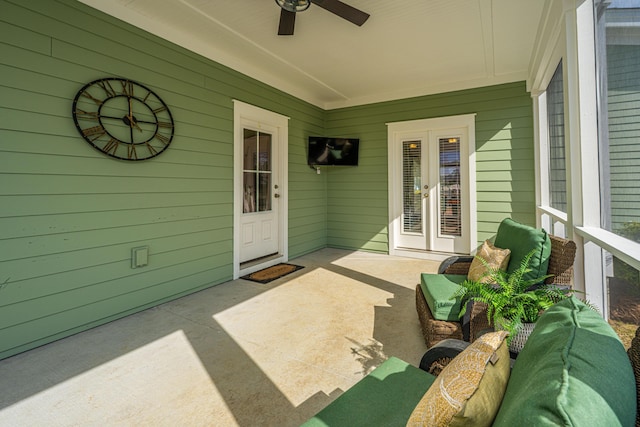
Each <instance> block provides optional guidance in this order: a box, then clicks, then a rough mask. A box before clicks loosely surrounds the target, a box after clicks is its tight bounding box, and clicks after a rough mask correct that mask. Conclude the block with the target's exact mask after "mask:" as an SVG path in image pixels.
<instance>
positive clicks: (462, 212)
mask: <svg viewBox="0 0 640 427" xmlns="http://www.w3.org/2000/svg"><path fill="white" fill-rule="evenodd" d="M437 120H441V121H440V122H437ZM457 123H458V122H457V121H451V120H445V119H429V120H420V121H415V122H402V123H400V124H398V123H394V124H390V125H389V134H390V137H389V162H390V164H389V172H390V173H389V176H390V185H389V206H390V232H391V236H390V243H391V245H392V248H391V252H392V253H397V252H394V251H408V252H411V251H434V252H447V253H465V254H468V253H470V251H471V249H472V245H473V241H474V239H475V230H474V232H473V233H472V230H471V210H472V209H471V200H472V197H471V191H473V192H475V186H472V185H470V182H472V181H474V179H472V178H471V177H470V160H469V158H470V149H469V147H470V145H471V141H470V139H472V138H470V133H469V127H468V126H464V127H451V128H447V127H444V126H446V125H447V124H449V125H451V124H457ZM474 174H475V172H474ZM472 187H473V188H472ZM474 200H475V199H474ZM474 203H475V202H474ZM472 235H473V236H472ZM473 247H475V245H473Z"/></svg>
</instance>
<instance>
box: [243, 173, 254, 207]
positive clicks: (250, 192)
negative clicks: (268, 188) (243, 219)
mask: <svg viewBox="0 0 640 427" xmlns="http://www.w3.org/2000/svg"><path fill="white" fill-rule="evenodd" d="M243 176H244V194H243V203H242V212H244V213H251V212H255V211H256V194H257V192H256V177H257V175H256V174H255V173H254V172H245V173H244V174H243Z"/></svg>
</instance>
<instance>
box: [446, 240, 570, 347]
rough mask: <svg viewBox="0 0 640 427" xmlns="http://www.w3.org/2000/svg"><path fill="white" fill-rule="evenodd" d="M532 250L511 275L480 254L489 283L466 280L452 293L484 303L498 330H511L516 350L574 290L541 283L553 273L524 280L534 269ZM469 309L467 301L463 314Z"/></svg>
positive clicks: (510, 339)
mask: <svg viewBox="0 0 640 427" xmlns="http://www.w3.org/2000/svg"><path fill="white" fill-rule="evenodd" d="M533 253H534V251H532V252H530V253H529V254H527V256H526V257H525V258H524V259H523V260H522V263H521V264H520V266H519V267H518V268H517V269H516V270H515V271H513V272H512V273H511V274H508V273H507V272H505V271H502V270H499V269H497V268H494V267H491V266H490V265H489V264H487V262H486V261H485V260H484V259H482V258H480V257H478V260H479V261H481V262H482V263H483V265H484V266H485V267H486V269H487V272H486V274H484V275H483V277H482V279H483V280H482V281H483V282H487V283H481V282H479V281H474V280H466V281H464V282H463V283H462V284H461V286H460V288H459V289H458V291H457V292H456V293H455V294H454V295H453V296H454V297H455V298H458V297H460V298H462V301H469V300H472V301H474V302H480V303H485V304H486V305H487V318H488V320H489V324H492V321H493V325H495V327H496V328H497V329H504V330H506V331H508V332H509V337H508V338H507V342H508V343H509V348H510V350H511V351H512V352H514V353H518V352H519V351H520V350H521V349H522V347H523V346H524V342H526V339H527V338H528V336H529V334H531V331H533V328H534V327H535V322H536V321H537V320H538V318H539V317H540V315H541V314H542V313H543V312H544V311H545V310H546V309H548V308H549V307H551V306H552V305H553V304H555V303H557V302H558V301H560V300H562V299H565V298H568V297H569V296H570V295H571V294H572V293H573V292H575V291H573V290H572V289H569V288H563V287H559V286H555V285H545V284H542V283H543V282H544V281H545V279H547V278H548V277H551V275H547V276H542V277H538V278H535V279H531V280H524V279H523V276H524V275H525V274H526V273H527V272H529V271H531V269H530V268H529V261H530V259H531V257H532V256H533ZM487 278H488V279H489V280H486V279H487ZM466 309H467V304H466V303H463V304H462V310H461V312H460V317H462V316H463V315H464V314H465V312H466ZM519 334H520V335H519Z"/></svg>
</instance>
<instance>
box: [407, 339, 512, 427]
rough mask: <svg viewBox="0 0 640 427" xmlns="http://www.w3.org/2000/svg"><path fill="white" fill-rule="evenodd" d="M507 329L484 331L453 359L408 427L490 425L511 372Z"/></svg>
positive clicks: (416, 409) (415, 411) (414, 412)
mask: <svg viewBox="0 0 640 427" xmlns="http://www.w3.org/2000/svg"><path fill="white" fill-rule="evenodd" d="M506 336H507V332H505V331H498V332H491V333H487V334H484V335H482V336H481V337H480V338H478V339H477V340H476V341H474V342H473V343H472V344H471V345H470V346H469V347H467V348H466V349H465V350H464V351H463V352H462V353H460V354H459V355H458V356H457V357H456V358H455V359H453V360H452V361H451V362H450V363H449V364H448V365H447V366H446V367H445V368H444V369H443V371H442V372H441V373H440V375H439V376H438V378H436V380H435V381H434V383H433V384H432V385H431V387H429V390H427V392H426V393H425V394H424V396H422V399H421V400H420V402H419V403H418V405H417V406H416V408H415V409H414V410H413V413H412V414H411V417H410V418H409V421H407V426H408V427H415V426H470V425H473V426H490V425H491V423H492V422H493V419H494V418H495V416H496V413H497V412H498V409H499V408H500V403H501V402H502V398H503V396H504V391H505V389H506V387H507V381H508V380H509V372H510V360H509V348H508V347H507V342H506V340H505V338H506Z"/></svg>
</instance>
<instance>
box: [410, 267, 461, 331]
mask: <svg viewBox="0 0 640 427" xmlns="http://www.w3.org/2000/svg"><path fill="white" fill-rule="evenodd" d="M465 280H467V276H465V275H460V274H430V273H422V274H421V276H420V289H421V290H422V294H423V295H424V299H425V300H426V301H427V305H428V306H429V309H430V310H431V314H433V318H434V319H437V320H447V321H460V305H461V304H460V301H461V300H460V298H455V299H454V298H451V296H452V295H453V294H455V293H456V291H457V290H458V289H459V288H460V283H462V282H464V281H465Z"/></svg>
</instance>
